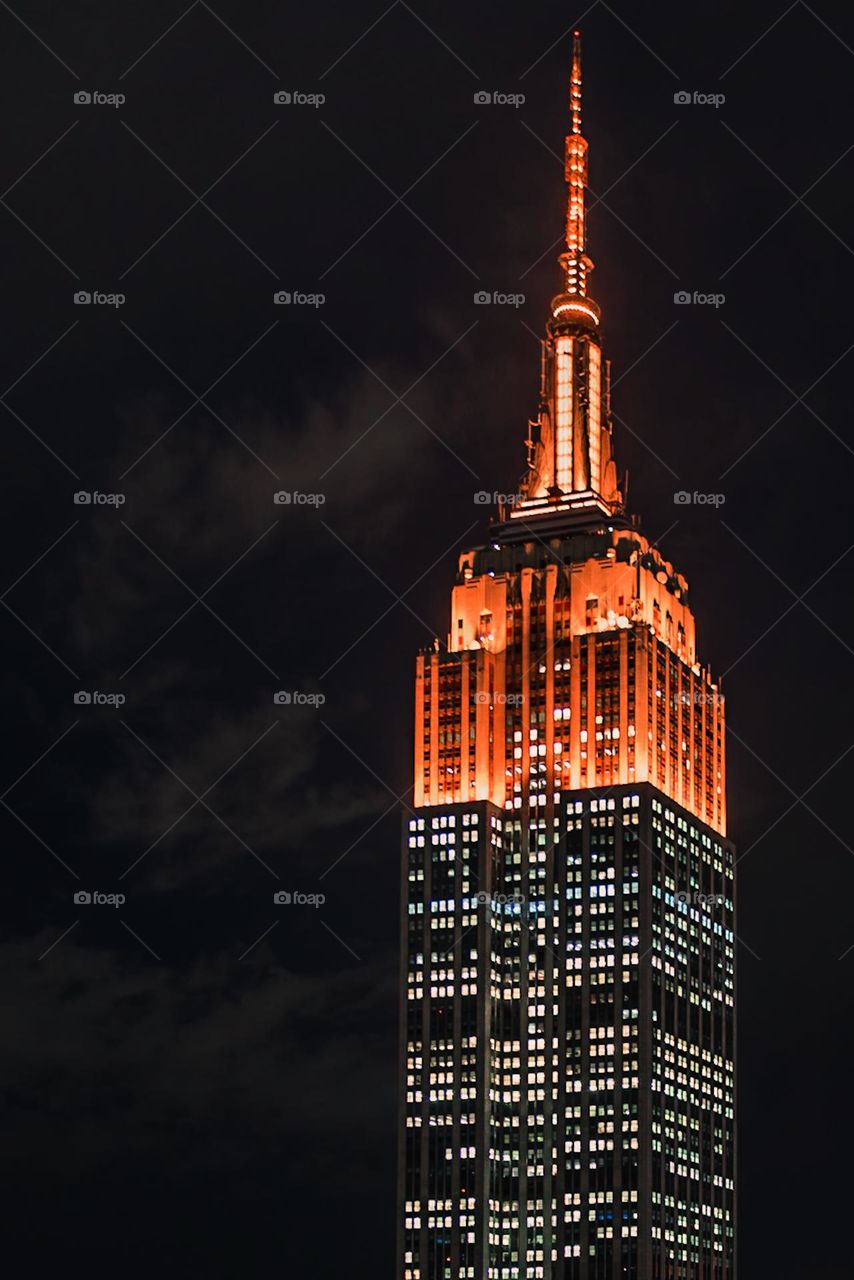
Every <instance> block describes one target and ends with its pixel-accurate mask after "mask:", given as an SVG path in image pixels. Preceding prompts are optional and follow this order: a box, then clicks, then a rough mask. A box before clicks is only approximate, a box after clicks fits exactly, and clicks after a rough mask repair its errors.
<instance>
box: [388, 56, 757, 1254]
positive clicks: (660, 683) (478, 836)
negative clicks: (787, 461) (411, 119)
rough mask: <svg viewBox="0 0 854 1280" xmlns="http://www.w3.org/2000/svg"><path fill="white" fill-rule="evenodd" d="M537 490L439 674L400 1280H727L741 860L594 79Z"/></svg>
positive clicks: (427, 797)
mask: <svg viewBox="0 0 854 1280" xmlns="http://www.w3.org/2000/svg"><path fill="white" fill-rule="evenodd" d="M569 106H570V111H569V117H570V119H569V136H568V137H567V141H566V181H567V184H568V188H569V194H568V212H567V225H566V249H565V252H564V253H563V254H562V255H561V257H560V259H559V262H560V271H561V276H560V292H559V293H558V294H557V296H556V297H555V298H554V300H553V302H552V304H551V309H550V313H549V316H548V320H547V323H546V333H545V338H544V340H543V342H542V355H541V362H540V389H539V405H538V409H537V413H536V416H535V417H534V418H533V420H532V421H531V422H530V424H529V427H528V431H527V438H526V440H525V447H526V450H527V470H526V473H525V476H524V478H523V479H522V481H521V482H520V485H519V489H518V493H517V494H516V495H515V498H514V500H513V501H507V503H506V504H505V505H504V506H503V507H502V508H500V509H499V511H498V513H497V518H496V521H495V522H494V523H493V524H492V525H491V526H490V531H489V541H488V543H487V544H486V545H484V546H478V547H474V548H471V549H469V550H466V551H464V552H463V553H462V554H461V556H460V559H459V569H458V573H457V577H456V580H455V583H454V585H453V588H452V591H451V610H450V628H449V632H448V640H447V645H446V646H443V645H440V644H439V643H438V641H437V642H436V645H435V647H434V648H432V649H430V650H428V651H426V652H424V653H422V654H421V655H419V657H418V659H417V665H416V681H415V753H414V755H415V759H414V763H415V791H414V796H415V799H414V809H413V814H412V816H411V817H407V820H406V823H405V835H404V856H403V895H402V909H401V926H402V963H401V1062H400V1129H399V1177H398V1263H397V1276H398V1280H492V1278H493V1277H494V1278H495V1280H531V1278H533V1277H544V1278H547V1280H557V1278H561V1280H733V1277H734V1275H735V1263H734V1228H735V1129H734V1111H735V1078H734V1070H735V1025H734V1002H735V954H734V950H735V949H734V853H733V847H732V845H731V844H730V843H729V842H728V841H727V839H726V785H725V778H726V774H725V760H724V746H725V743H724V736H725V735H724V704H723V699H722V697H721V694H720V691H719V689H718V686H717V684H716V683H715V680H714V678H713V676H712V674H711V673H710V671H709V670H708V668H707V667H705V666H704V665H703V664H702V662H701V660H700V658H699V656H698V650H697V637H696V631H695V624H694V616H693V614H692V611H691V603H690V597H689V592H688V584H687V582H686V580H685V578H684V577H683V576H682V574H681V573H679V571H678V569H676V568H675V567H674V565H673V564H671V563H670V562H669V561H668V560H666V559H665V558H664V556H663V554H662V553H661V552H660V551H659V549H658V548H657V547H656V546H655V545H654V544H653V543H651V542H650V541H649V540H648V539H647V538H646V537H645V536H644V535H643V533H642V532H641V531H640V528H639V525H638V523H637V521H636V520H635V519H633V518H632V517H631V516H630V515H629V513H628V512H627V511H626V508H625V503H624V498H623V494H622V492H621V488H620V480H619V476H618V472H617V467H616V464H615V459H614V455H613V438H612V430H611V422H610V386H609V383H610V378H609V364H608V361H607V360H606V359H605V358H604V355H603V346H602V336H601V314H600V309H599V307H598V306H597V305H596V303H595V302H594V301H593V299H592V298H591V297H590V294H589V292H588V289H589V277H590V273H591V270H592V262H591V261H590V258H589V257H588V255H587V243H586V227H585V188H586V182H587V143H586V142H585V140H584V138H583V136H582V133H581V52H580V42H579V39H578V36H577V34H576V37H575V40H574V44H573V55H572V72H571V81H570V104H569Z"/></svg>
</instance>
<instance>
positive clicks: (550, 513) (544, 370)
mask: <svg viewBox="0 0 854 1280" xmlns="http://www.w3.org/2000/svg"><path fill="white" fill-rule="evenodd" d="M569 115H570V125H569V129H570V131H569V133H568V135H567V139H566V168H565V174H566V183H567V186H568V188H569V193H568V199H567V213H566V249H565V250H564V252H563V253H562V254H561V255H560V258H559V259H558V261H559V262H560V266H561V270H562V272H563V275H564V283H563V289H562V291H561V292H560V293H559V294H558V295H557V297H556V298H553V299H552V304H551V308H550V315H549V321H548V325H547V330H546V339H545V342H544V343H543V347H542V360H541V371H540V405H539V410H538V414H537V417H536V419H535V420H534V421H532V422H531V423H530V424H529V432H528V438H527V440H526V441H525V443H526V446H527V451H528V459H527V461H528V474H527V476H526V478H525V480H524V481H523V484H522V499H521V501H520V502H519V503H517V504H516V506H515V508H514V509H513V510H512V511H510V513H509V519H510V523H512V521H513V520H514V519H516V520H522V519H524V520H526V521H529V520H531V519H532V518H533V517H534V516H537V515H543V516H544V517H547V518H548V519H549V520H553V519H554V517H555V516H556V515H562V514H564V513H565V514H567V515H570V514H571V515H572V516H573V518H576V517H578V516H581V515H584V516H590V515H592V516H593V518H595V519H600V518H601V516H603V515H604V516H606V517H607V518H612V517H613V516H614V515H615V514H617V513H618V512H622V510H623V497H622V494H621V493H620V490H619V486H618V483H617V469H616V465H615V462H614V458H613V451H612V447H611V446H612V441H611V422H610V402H611V396H610V370H609V365H608V361H607V360H605V359H604V357H603V355H602V340H601V337H600V330H599V324H600V320H601V312H600V310H599V307H598V305H597V304H596V303H595V302H594V301H593V299H592V298H591V297H589V295H588V293H587V277H588V275H589V273H590V272H591V271H592V270H593V263H592V262H591V261H590V259H589V258H588V256H587V235H586V226H585V209H584V193H585V188H586V186H587V143H586V141H585V140H584V138H583V137H582V134H581V36H580V34H579V33H578V32H577V31H575V32H574V33H573V37H572V70H571V72H570V79H569Z"/></svg>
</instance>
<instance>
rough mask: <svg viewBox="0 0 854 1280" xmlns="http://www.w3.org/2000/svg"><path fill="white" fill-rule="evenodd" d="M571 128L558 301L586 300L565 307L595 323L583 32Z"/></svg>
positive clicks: (576, 48)
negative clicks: (589, 245) (588, 227)
mask: <svg viewBox="0 0 854 1280" xmlns="http://www.w3.org/2000/svg"><path fill="white" fill-rule="evenodd" d="M569 112H570V131H569V133H568V134H567V138H566V152H565V156H566V160H565V170H564V172H565V175H566V182H567V186H568V188H569V193H568V198H567V211H566V251H565V252H564V253H562V254H561V257H560V265H561V267H562V269H563V273H564V276H565V286H564V293H563V295H562V296H561V298H560V299H557V298H556V299H555V303H558V302H559V301H562V302H563V303H564V304H566V303H567V302H570V301H572V300H575V299H581V298H583V299H585V300H586V301H587V304H588V305H587V307H585V308H579V307H564V308H561V310H560V311H556V313H555V315H556V318H557V315H559V314H563V312H564V310H569V311H573V312H576V313H577V314H578V315H579V316H583V315H585V314H586V315H587V316H588V319H590V320H592V321H593V323H594V324H598V321H599V309H598V307H596V305H595V303H590V301H589V299H588V298H587V275H588V273H589V272H590V271H592V270H593V263H592V262H591V261H590V259H589V258H588V257H587V253H586V248H587V231H586V225H585V211H584V189H585V187H586V186H587V142H586V140H585V139H584V138H583V137H582V135H581V33H580V32H579V31H575V32H573V36H572V71H571V73H570V79H569Z"/></svg>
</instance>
